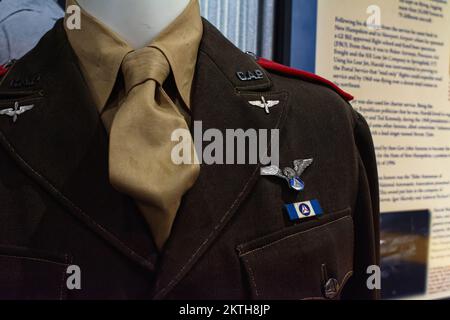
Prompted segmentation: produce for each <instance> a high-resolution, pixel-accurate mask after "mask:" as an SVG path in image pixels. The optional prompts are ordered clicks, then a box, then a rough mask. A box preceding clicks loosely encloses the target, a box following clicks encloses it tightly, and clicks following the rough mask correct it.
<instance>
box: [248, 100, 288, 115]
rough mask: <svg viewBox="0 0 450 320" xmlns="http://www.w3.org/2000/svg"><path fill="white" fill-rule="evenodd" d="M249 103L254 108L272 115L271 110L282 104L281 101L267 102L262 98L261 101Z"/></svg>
mask: <svg viewBox="0 0 450 320" xmlns="http://www.w3.org/2000/svg"><path fill="white" fill-rule="evenodd" d="M248 103H250V104H251V105H252V106H255V107H258V108H261V109H264V110H266V113H267V114H270V108H273V107H275V106H277V105H279V104H280V101H279V100H268V101H267V100H266V98H264V97H261V100H258V101H249V102H248Z"/></svg>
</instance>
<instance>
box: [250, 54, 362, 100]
mask: <svg viewBox="0 0 450 320" xmlns="http://www.w3.org/2000/svg"><path fill="white" fill-rule="evenodd" d="M257 62H258V64H259V65H260V66H261V67H263V68H264V69H267V70H269V71H275V72H279V73H283V74H287V75H290V76H293V77H296V78H300V79H303V80H306V81H311V82H316V83H320V84H323V85H326V86H327V87H329V88H331V89H333V90H334V91H336V92H337V93H338V94H339V95H340V96H341V97H342V98H344V99H345V100H347V101H352V100H353V99H354V97H353V96H352V95H351V94H350V93H347V92H345V91H344V90H342V89H341V88H339V87H338V86H337V85H336V84H334V83H333V82H331V81H329V80H327V79H325V78H322V77H321V76H318V75H316V74H314V73H311V72H307V71H303V70H298V69H294V68H290V67H287V66H284V65H282V64H279V63H276V62H273V61H270V60H267V59H264V58H259V59H258V61H257Z"/></svg>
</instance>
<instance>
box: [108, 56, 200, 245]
mask: <svg viewBox="0 0 450 320" xmlns="http://www.w3.org/2000/svg"><path fill="white" fill-rule="evenodd" d="M122 72H123V75H124V80H125V88H126V94H127V96H126V98H125V100H124V102H123V103H122V105H121V106H120V108H119V110H118V111H117V113H116V115H115V117H114V121H113V123H112V128H111V133H110V159H109V163H110V180H111V183H112V185H113V186H114V187H115V188H116V189H117V190H119V191H120V192H122V193H125V194H127V195H129V196H131V197H132V198H133V199H134V200H135V201H136V203H137V205H138V207H139V209H140V211H141V213H142V214H143V215H144V216H145V219H146V220H147V222H148V223H149V225H150V228H151V231H152V233H153V237H154V239H155V243H156V245H157V246H158V248H159V249H161V248H162V247H163V246H164V244H165V242H166V241H167V239H168V237H169V235H170V232H171V229H172V225H173V222H174V219H175V216H176V213H177V211H178V209H179V206H180V202H181V199H182V197H183V195H184V194H185V193H186V192H187V191H188V190H189V189H190V188H191V187H192V185H193V183H194V182H195V181H196V179H197V177H198V174H199V170H200V167H199V165H198V164H192V165H189V164H183V165H176V164H174V162H173V161H172V159H171V153H172V149H173V147H174V146H175V145H176V143H175V142H172V141H171V136H172V133H173V131H174V130H177V129H186V130H188V126H187V123H186V120H185V118H184V117H183V116H182V114H181V113H180V111H179V110H178V109H177V107H176V106H175V105H174V103H173V102H172V101H171V99H170V98H169V97H168V95H167V94H166V92H165V91H164V89H163V88H162V85H163V83H164V81H165V80H166V79H167V77H168V76H169V73H170V66H169V62H168V61H167V59H166V57H165V56H164V54H163V53H162V52H161V51H160V50H158V49H157V48H153V47H146V48H143V49H140V50H137V51H133V52H131V53H129V54H128V55H127V56H126V57H125V59H124V61H123V63H122ZM190 143H191V144H192V150H194V147H193V143H192V141H191V142H190ZM193 152H195V151H193Z"/></svg>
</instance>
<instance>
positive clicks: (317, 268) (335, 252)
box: [239, 210, 354, 300]
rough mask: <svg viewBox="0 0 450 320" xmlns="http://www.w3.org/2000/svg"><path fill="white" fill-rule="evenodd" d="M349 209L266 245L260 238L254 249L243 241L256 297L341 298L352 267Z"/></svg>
mask: <svg viewBox="0 0 450 320" xmlns="http://www.w3.org/2000/svg"><path fill="white" fill-rule="evenodd" d="M345 213H346V214H345V216H344V217H341V218H339V219H336V220H334V221H331V222H328V223H325V224H322V225H319V226H315V227H311V228H309V229H307V230H303V231H300V232H296V233H292V234H289V235H285V236H284V237H282V238H279V239H277V240H273V239H271V241H270V242H266V243H265V244H262V243H261V240H257V243H258V244H260V246H258V247H256V248H254V246H248V245H243V246H241V247H240V250H239V251H240V259H241V261H242V262H243V265H244V267H245V270H246V272H247V275H248V278H249V282H250V286H251V289H252V295H253V298H254V299H273V300H285V299H288V300H294V299H295V300H297V299H324V298H331V299H335V298H339V294H340V292H341V290H342V288H343V287H344V285H345V282H346V281H347V280H348V278H350V277H351V275H352V272H353V252H354V234H353V219H352V217H351V216H350V210H346V212H345ZM339 216H341V215H339ZM269 238H270V237H269ZM243 248H246V249H243ZM249 248H251V249H249Z"/></svg>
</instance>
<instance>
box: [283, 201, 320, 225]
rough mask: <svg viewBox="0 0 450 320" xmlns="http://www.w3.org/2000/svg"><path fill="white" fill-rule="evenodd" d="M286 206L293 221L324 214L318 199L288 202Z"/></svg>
mask: <svg viewBox="0 0 450 320" xmlns="http://www.w3.org/2000/svg"><path fill="white" fill-rule="evenodd" d="M285 207H286V210H287V212H288V214H289V219H291V221H298V220H302V219H307V218H312V217H319V216H321V215H323V210H322V207H321V206H320V203H319V201H318V200H311V201H305V202H299V203H292V204H287V205H285Z"/></svg>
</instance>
